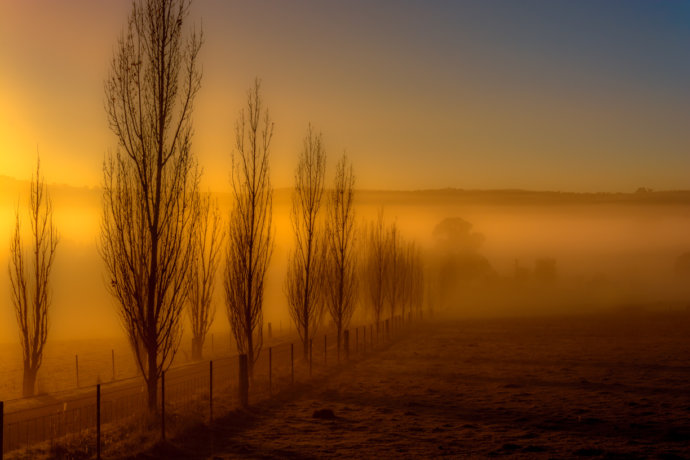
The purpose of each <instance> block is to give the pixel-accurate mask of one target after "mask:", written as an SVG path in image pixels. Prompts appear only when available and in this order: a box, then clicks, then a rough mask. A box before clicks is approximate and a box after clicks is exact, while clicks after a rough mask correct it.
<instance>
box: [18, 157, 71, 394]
mask: <svg viewBox="0 0 690 460" xmlns="http://www.w3.org/2000/svg"><path fill="white" fill-rule="evenodd" d="M40 164H41V163H40V160H39V159H37V161H36V176H34V177H32V179H31V198H30V202H29V220H30V221H31V237H32V238H31V240H32V241H31V243H32V248H31V254H30V255H29V254H26V253H25V249H24V244H23V242H22V232H21V219H20V217H19V208H17V212H16V220H15V227H14V235H13V236H12V239H11V240H10V263H9V272H10V283H11V285H12V293H11V294H12V303H13V304H14V311H15V313H16V315H17V323H18V324H19V339H20V342H21V345H22V355H23V361H24V378H23V383H22V394H23V395H24V397H27V396H33V394H34V391H35V388H36V375H37V374H38V369H39V368H40V367H41V362H42V361H43V347H44V346H45V344H46V339H47V337H48V310H49V308H50V301H51V295H50V286H49V279H50V271H51V269H52V267H53V261H54V260H55V250H56V249H57V244H58V239H59V238H58V234H57V230H56V229H55V225H54V223H53V205H52V201H51V199H50V196H49V195H48V188H47V187H46V184H45V179H43V178H42V177H41V169H40ZM27 259H28V260H27Z"/></svg>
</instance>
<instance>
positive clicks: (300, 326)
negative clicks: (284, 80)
mask: <svg viewBox="0 0 690 460" xmlns="http://www.w3.org/2000/svg"><path fill="white" fill-rule="evenodd" d="M325 172H326V152H325V150H324V148H323V144H322V140H321V134H320V133H319V134H316V133H314V131H313V129H312V127H311V125H309V128H308V131H307V136H306V137H305V138H304V147H303V149H302V152H301V154H300V156H299V162H298V164H297V169H296V171H295V189H294V191H293V194H292V215H291V217H292V227H293V229H294V232H295V248H294V250H293V251H292V253H291V254H290V256H289V259H288V268H287V277H286V279H285V293H286V296H287V301H288V307H289V311H290V316H291V318H292V321H293V322H294V323H295V326H296V328H297V332H298V333H299V336H300V339H302V345H303V353H304V358H305V359H307V357H308V354H309V340H310V339H311V338H312V337H314V335H315V333H316V328H317V327H318V324H319V322H320V321H321V315H322V313H323V304H322V295H323V283H324V279H323V273H324V248H325V246H324V244H323V229H322V228H321V222H319V210H320V208H321V201H322V198H323V194H324V176H325Z"/></svg>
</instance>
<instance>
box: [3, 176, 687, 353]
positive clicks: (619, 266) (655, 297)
mask: <svg viewBox="0 0 690 460" xmlns="http://www.w3.org/2000/svg"><path fill="white" fill-rule="evenodd" d="M0 182H1V183H0V189H1V190H0V267H2V270H4V273H5V275H4V276H0V299H2V301H1V302H0V305H2V307H1V308H0V342H13V341H15V340H16V338H17V330H16V321H15V318H14V311H13V308H12V304H11V301H10V293H9V279H8V276H7V271H6V270H7V269H6V268H5V267H7V257H8V250H9V239H10V234H11V232H12V231H13V227H14V212H15V208H16V205H17V200H20V204H21V205H22V206H24V205H25V203H26V201H25V200H26V195H27V191H28V187H27V186H26V185H27V184H25V183H19V182H15V181H12V180H8V179H3V180H2V181H0ZM51 193H52V194H53V201H54V206H55V219H56V224H57V227H58V230H59V232H60V235H61V241H60V245H59V247H58V253H57V258H56V262H55V271H54V276H53V279H52V287H53V306H52V310H51V312H50V332H49V341H50V340H62V339H68V338H69V339H74V338H90V337H123V332H122V329H121V327H120V325H119V319H118V314H117V307H116V305H115V303H114V300H113V299H112V297H111V296H110V295H109V294H108V292H107V290H106V281H107V280H106V279H105V273H104V270H103V266H102V263H101V259H100V256H99V254H98V251H97V245H96V242H97V240H98V230H99V221H100V212H101V211H100V199H101V197H100V192H99V191H98V190H92V189H76V188H69V187H60V186H57V187H56V186H52V187H51ZM487 196H490V195H487V194H482V193H475V194H472V193H465V194H463V193H460V192H457V193H440V192H439V193H429V192H385V193H384V192H362V193H360V195H359V197H358V205H357V213H358V219H359V220H360V223H361V224H364V223H365V222H368V221H371V220H372V219H374V217H375V216H376V213H377V212H378V210H379V209H380V207H381V206H383V207H384V209H385V216H386V218H387V220H388V221H389V222H393V221H394V220H395V221H396V222H397V223H398V225H399V226H400V228H401V230H402V234H403V236H404V237H405V238H406V239H408V240H416V241H418V242H419V243H420V244H421V245H422V247H423V248H424V249H425V251H426V254H427V259H426V260H427V276H434V273H435V270H436V267H437V266H438V263H437V262H438V257H439V254H440V253H442V251H440V250H439V249H438V247H437V244H438V242H437V241H436V240H435V238H434V236H433V232H434V229H435V227H436V226H437V225H438V224H439V223H440V222H441V221H443V220H444V219H446V218H460V219H462V220H464V221H466V222H467V223H469V224H471V226H472V227H471V230H470V232H472V233H477V234H481V236H482V238H481V240H482V243H481V245H479V246H477V247H475V248H472V252H474V256H476V257H478V258H480V259H481V260H485V261H486V263H487V264H488V267H489V270H486V271H482V272H481V273H469V274H468V273H465V274H464V275H463V276H460V277H459V278H457V279H454V280H453V283H452V289H450V291H448V292H445V294H444V300H443V301H441V300H440V299H438V297H437V298H432V301H433V302H435V307H436V308H437V309H439V310H440V309H442V308H446V309H450V310H451V311H452V312H454V313H457V314H459V315H466V316H494V315H509V316H522V315H533V314H552V313H554V314H556V313H584V312H591V311H600V310H606V309H616V308H628V309H644V308H685V305H687V304H688V301H690V289H689V288H688V287H687V286H688V285H690V283H688V282H687V281H688V280H690V278H688V275H687V273H685V274H684V273H679V272H678V270H677V267H676V261H677V259H678V257H679V256H680V255H681V254H683V253H685V252H687V251H690V232H688V229H689V228H690V198H688V195H687V194H682V196H681V199H677V200H671V201H669V200H666V201H663V200H662V202H660V203H657V202H649V201H645V200H636V199H625V200H622V199H619V198H616V197H615V196H614V197H612V199H596V200H592V199H584V198H582V199H581V198H578V197H575V198H573V197H570V198H568V197H565V198H563V197H561V198H559V197H556V198H554V199H548V200H544V199H542V198H543V197H542V198H540V197H539V195H535V196H536V198H534V197H530V196H522V195H520V194H519V193H517V192H515V194H511V193H510V192H505V194H504V195H502V197H501V198H496V197H493V198H491V199H487ZM516 196H517V197H518V198H516ZM20 197H21V198H20ZM218 198H219V202H220V205H221V208H222V210H223V212H225V213H227V212H228V210H229V205H230V203H229V198H228V196H227V195H219V197H218ZM632 198H634V197H632ZM289 203H290V201H289V191H287V190H278V191H277V192H276V196H275V202H274V213H275V215H274V224H275V228H276V237H277V238H276V247H275V252H274V255H273V259H272V263H271V267H270V270H269V273H268V276H267V292H266V296H265V310H264V311H265V313H264V321H265V323H268V322H271V323H272V325H273V329H274V330H275V331H277V330H278V329H282V330H286V329H287V328H288V327H289V323H290V320H289V319H288V315H287V306H286V301H285V297H284V294H283V277H284V273H285V265H286V258H287V253H288V250H289V248H290V245H291V244H292V233H291V232H292V228H291V224H290V220H289ZM539 260H541V261H542V262H538V261H539ZM545 260H546V261H548V260H551V261H552V262H546V263H547V265H550V266H551V269H550V270H551V273H550V274H548V275H546V276H544V274H543V270H542V272H541V274H540V269H539V268H537V269H536V270H535V267H537V265H539V264H542V266H543V264H544V263H545V262H543V261H545ZM219 278H220V277H219ZM434 299H435V300H434ZM215 304H216V307H217V312H216V319H215V323H214V326H213V328H212V330H211V332H212V333H216V334H218V335H222V336H225V335H226V334H228V330H229V329H228V321H227V318H226V315H225V310H224V305H223V293H222V284H221V281H220V279H219V280H218V285H217V288H216V302H215ZM359 320H361V321H365V320H367V321H368V320H370V317H369V316H368V313H367V311H366V309H364V308H363V307H362V305H360V308H359V309H358V312H357V313H356V318H355V321H359ZM185 340H186V339H185Z"/></svg>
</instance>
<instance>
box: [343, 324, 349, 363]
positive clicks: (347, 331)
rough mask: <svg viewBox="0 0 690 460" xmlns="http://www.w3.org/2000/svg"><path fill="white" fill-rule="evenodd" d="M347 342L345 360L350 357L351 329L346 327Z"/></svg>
mask: <svg viewBox="0 0 690 460" xmlns="http://www.w3.org/2000/svg"><path fill="white" fill-rule="evenodd" d="M344 335H345V337H344V338H345V343H344V344H343V345H344V346H345V360H346V361H347V360H349V359H350V330H349V329H345V334H344Z"/></svg>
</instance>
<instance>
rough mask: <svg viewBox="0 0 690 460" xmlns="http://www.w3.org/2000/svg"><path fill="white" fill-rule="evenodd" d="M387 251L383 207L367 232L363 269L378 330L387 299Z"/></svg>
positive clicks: (365, 284)
mask: <svg viewBox="0 0 690 460" xmlns="http://www.w3.org/2000/svg"><path fill="white" fill-rule="evenodd" d="M386 251H387V247H386V229H385V227H384V222H383V209H381V210H380V211H379V214H378V217H377V219H376V221H375V222H371V223H370V224H369V228H368V229H367V232H366V241H365V245H364V248H363V253H364V256H363V259H364V260H363V263H362V271H361V273H362V285H363V290H364V297H365V299H366V300H367V303H368V304H369V308H370V309H371V312H372V315H373V317H374V322H375V323H376V330H377V331H378V329H379V322H380V321H381V314H382V313H383V307H384V305H385V301H386V292H385V289H386V272H387V270H388V267H387V264H388V256H387V252H386Z"/></svg>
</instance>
